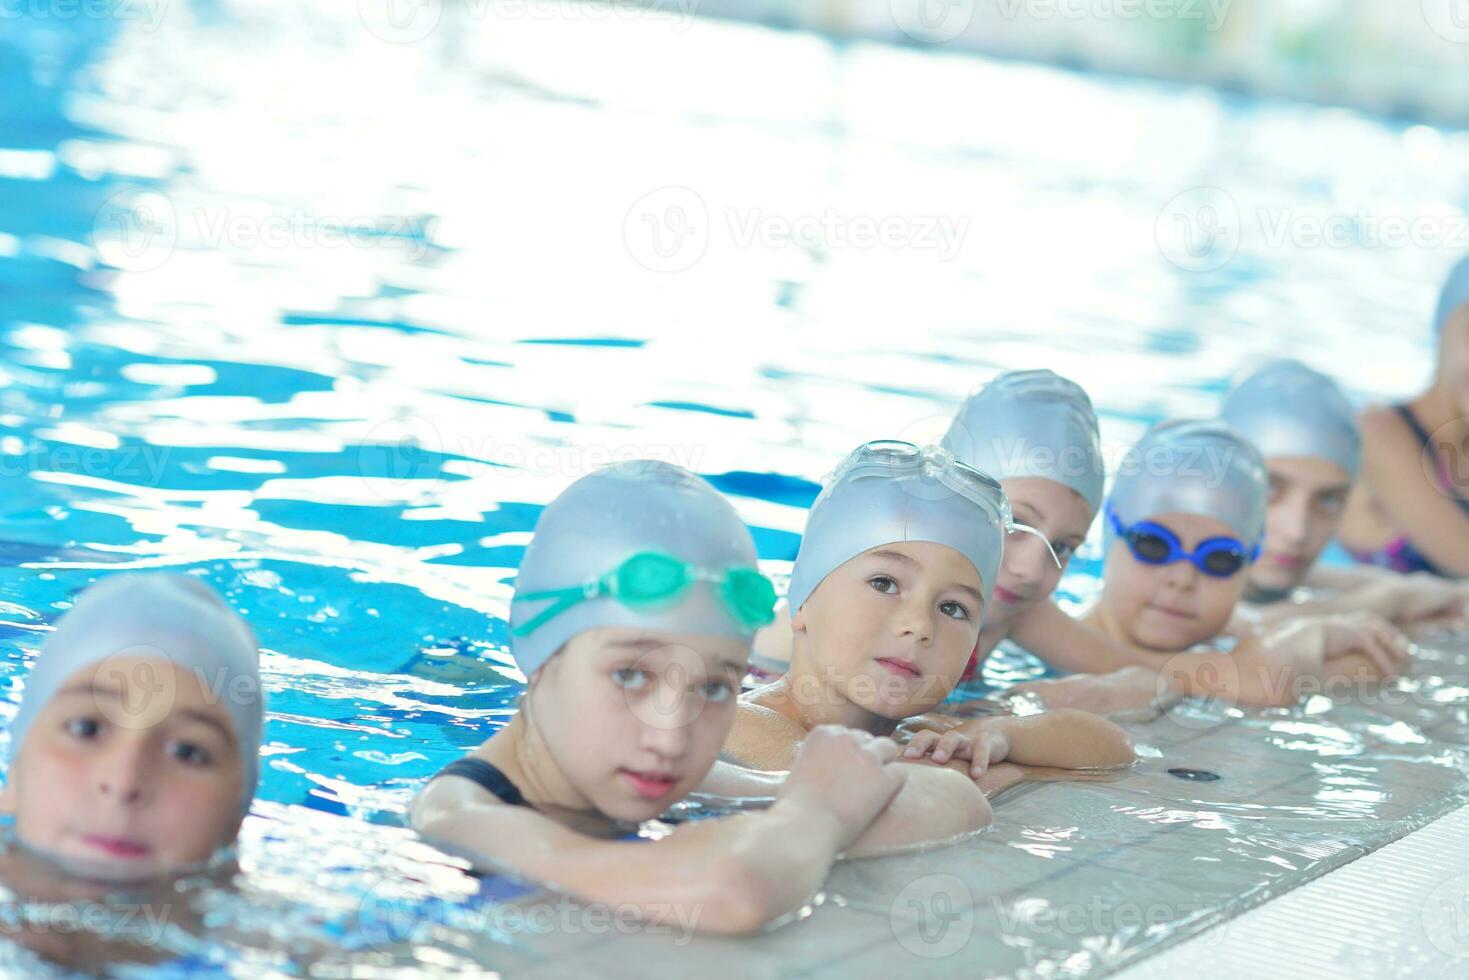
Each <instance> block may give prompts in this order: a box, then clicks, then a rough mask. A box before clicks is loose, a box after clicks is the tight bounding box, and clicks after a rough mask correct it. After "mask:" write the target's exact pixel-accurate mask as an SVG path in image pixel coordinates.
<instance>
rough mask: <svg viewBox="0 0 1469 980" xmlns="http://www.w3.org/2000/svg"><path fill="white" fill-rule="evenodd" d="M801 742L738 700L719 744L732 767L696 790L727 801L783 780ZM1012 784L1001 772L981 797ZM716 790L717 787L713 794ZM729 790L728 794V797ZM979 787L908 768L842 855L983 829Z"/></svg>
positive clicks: (799, 732)
mask: <svg viewBox="0 0 1469 980" xmlns="http://www.w3.org/2000/svg"><path fill="white" fill-rule="evenodd" d="M806 737H807V732H806V730H805V729H804V728H802V727H801V726H800V725H799V724H797V723H796V722H794V721H791V720H790V719H789V718H787V717H786V716H785V715H782V714H780V713H779V712H777V711H772V710H771V709H769V708H765V707H762V706H760V705H757V704H749V703H748V702H742V703H741V704H740V706H739V710H738V711H737V712H736V714H735V724H734V728H733V729H732V730H731V732H730V735H729V738H728V739H727V740H726V741H725V743H724V754H725V756H726V758H727V759H728V760H731V761H733V762H734V763H735V764H734V765H726V766H724V767H723V768H721V769H718V770H717V771H716V772H714V773H711V775H712V777H713V780H714V781H713V782H711V781H710V780H705V782H704V783H703V784H702V785H701V786H700V787H699V789H700V791H701V792H710V793H712V792H720V793H721V795H729V796H752V795H760V794H759V793H758V792H754V791H758V790H761V789H762V788H764V787H768V786H770V785H771V781H772V780H774V781H779V780H780V779H783V778H784V776H785V773H784V772H781V771H780V770H785V769H789V768H790V766H791V764H792V762H793V761H794V760H795V758H796V755H797V752H798V750H799V747H800V745H801V742H802V740H803V739H804V738H806ZM745 767H748V768H745ZM751 770H763V771H756V772H752V771H751ZM954 770H959V771H954ZM1014 781H1015V780H1014V779H1013V778H1010V779H1009V780H1008V781H1006V776H1005V775H1004V774H1002V775H1000V776H997V777H996V778H995V779H994V780H992V787H993V789H992V790H989V791H994V792H997V791H998V790H999V789H1001V788H1003V787H1004V786H1007V785H1010V784H1011V783H1013V782H1014ZM716 785H718V786H721V787H722V789H720V790H715V789H713V788H712V787H713V786H716ZM731 789H734V790H736V792H729V790H731ZM987 789H989V788H987V787H985V786H978V787H977V786H976V785H975V784H974V782H973V781H972V780H971V779H970V778H969V777H968V776H967V775H965V774H964V772H963V767H960V766H955V767H952V769H950V768H942V767H932V766H922V767H918V766H914V767H911V769H910V771H909V772H908V775H907V779H906V780H905V781H904V783H903V788H902V789H901V790H899V791H898V795H897V796H896V797H895V798H894V799H893V801H892V802H891V803H890V804H888V807H887V809H886V810H884V811H883V812H882V813H881V814H879V815H878V817H877V819H876V820H874V821H873V822H872V825H871V826H869V827H868V828H867V830H866V831H865V832H864V833H863V834H862V835H861V836H860V837H859V838H858V839H857V841H856V842H855V843H854V844H853V845H852V847H851V848H850V849H849V850H848V851H847V852H846V855H845V856H847V857H868V856H871V855H875V854H888V853H893V852H895V851H901V850H907V849H911V848H915V847H922V846H926V845H931V844H933V843H936V842H940V841H947V840H953V839H954V838H957V837H961V836H963V835H965V834H969V833H973V832H974V831H976V830H979V829H981V828H983V827H986V826H988V825H989V823H990V821H991V819H992V817H993V814H992V812H991V810H990V806H989V803H988V801H987V800H986V799H985V795H986V791H987Z"/></svg>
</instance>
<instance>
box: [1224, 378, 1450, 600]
mask: <svg viewBox="0 0 1469 980" xmlns="http://www.w3.org/2000/svg"><path fill="white" fill-rule="evenodd" d="M1220 417H1221V418H1223V419H1224V421H1226V422H1228V423H1229V424H1230V425H1232V426H1234V428H1235V429H1236V430H1238V431H1239V433H1240V434H1241V435H1243V436H1244V437H1245V438H1246V439H1248V440H1249V441H1250V442H1252V443H1253V444H1254V445H1255V447H1256V448H1258V449H1259V450H1260V451H1261V453H1262V454H1263V456H1264V457H1265V468H1266V471H1267V473H1268V475H1269V478H1270V497H1269V507H1268V511H1267V518H1266V522H1265V544H1264V550H1263V551H1262V553H1261V555H1260V559H1259V561H1256V562H1254V563H1253V564H1251V565H1250V568H1249V572H1248V585H1247V586H1246V588H1245V601H1246V603H1248V607H1247V608H1248V609H1250V610H1251V611H1252V615H1253V616H1254V617H1255V618H1257V619H1258V620H1260V621H1263V622H1277V621H1279V620H1280V619H1282V618H1284V617H1288V616H1298V615H1302V614H1306V613H1317V612H1321V613H1333V612H1349V611H1368V612H1374V613H1377V614H1378V615H1381V616H1383V617H1384V618H1386V619H1389V620H1392V621H1394V622H1396V623H1399V624H1408V623H1414V622H1420V621H1423V620H1429V619H1438V618H1443V617H1448V616H1455V615H1462V614H1463V613H1464V612H1465V610H1466V607H1469V585H1466V584H1463V583H1457V582H1450V581H1446V580H1444V579H1442V578H1438V577H1437V576H1432V575H1427V574H1424V573H1422V572H1419V573H1414V574H1410V575H1400V574H1397V573H1394V572H1392V571H1390V570H1387V569H1378V568H1370V567H1367V566H1362V567H1359V568H1348V569H1334V568H1333V569H1325V568H1318V567H1317V566H1316V561H1317V558H1318V557H1320V555H1321V552H1322V550H1323V549H1324V548H1325V547H1326V544H1327V542H1328V541H1330V540H1331V538H1332V537H1333V536H1334V535H1335V534H1336V531H1337V527H1338V525H1339V524H1340V523H1341V519H1342V512H1343V508H1344V507H1345V505H1346V501H1347V495H1348V494H1349V493H1350V491H1351V489H1352V484H1353V481H1355V480H1356V478H1357V474H1358V470H1359V467H1360V464H1361V459H1362V438H1361V433H1360V431H1359V429H1358V426H1357V419H1356V415H1355V413H1354V412H1353V411H1352V407H1351V403H1350V402H1348V401H1347V398H1346V395H1345V394H1343V393H1342V390H1341V389H1340V388H1339V387H1338V386H1337V384H1336V382H1335V381H1333V380H1332V379H1331V378H1329V377H1327V376H1326V375H1324V374H1320V373H1319V372H1316V371H1313V370H1311V369H1310V368H1309V367H1307V366H1306V365H1304V364H1302V363H1301V362H1300V361H1295V360H1277V361H1272V362H1270V363H1268V364H1265V365H1263V366H1262V367H1260V368H1259V369H1258V370H1256V371H1255V372H1253V373H1252V374H1250V375H1249V376H1248V377H1247V378H1246V379H1245V380H1243V381H1242V382H1241V383H1240V384H1238V385H1236V386H1235V388H1234V389H1233V390H1232V391H1231V392H1230V393H1229V395H1228V397H1226V398H1225V400H1224V407H1223V409H1222V411H1221V412H1220ZM1303 586H1304V587H1308V588H1310V589H1312V590H1321V589H1326V590H1336V594H1334V595H1313V596H1311V597H1309V598H1303V599H1301V600H1300V601H1294V602H1293V601H1290V600H1291V598H1292V594H1293V593H1294V592H1295V590H1296V589H1297V588H1300V587H1303Z"/></svg>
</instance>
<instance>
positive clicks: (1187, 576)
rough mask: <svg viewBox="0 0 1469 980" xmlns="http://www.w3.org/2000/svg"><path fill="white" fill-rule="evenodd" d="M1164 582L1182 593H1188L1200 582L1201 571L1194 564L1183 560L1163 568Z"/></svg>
mask: <svg viewBox="0 0 1469 980" xmlns="http://www.w3.org/2000/svg"><path fill="white" fill-rule="evenodd" d="M1163 580H1164V581H1165V582H1167V583H1168V584H1169V585H1171V586H1172V587H1173V588H1175V589H1178V590H1179V591H1181V592H1187V591H1189V590H1190V589H1192V588H1193V587H1194V586H1195V585H1197V584H1198V582H1199V570H1198V569H1197V568H1195V567H1194V563H1193V562H1191V561H1188V560H1184V559H1181V560H1179V561H1175V562H1170V563H1169V564H1167V565H1164V566H1163Z"/></svg>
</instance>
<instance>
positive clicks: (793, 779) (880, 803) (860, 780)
mask: <svg viewBox="0 0 1469 980" xmlns="http://www.w3.org/2000/svg"><path fill="white" fill-rule="evenodd" d="M897 756H898V745H897V743H896V742H894V741H893V740H892V739H890V738H874V737H873V736H872V735H869V734H868V733H867V732H862V731H858V730H856V729H854V728H843V727H841V726H840V725H819V726H817V727H816V728H813V729H812V730H811V733H810V734H809V735H807V736H806V738H805V740H804V741H803V742H802V743H801V748H800V751H799V752H798V753H797V754H796V761H795V762H794V763H792V764H791V772H790V775H789V776H787V777H786V780H785V783H784V784H782V786H781V788H780V791H779V792H778V793H777V798H779V799H799V800H802V801H804V802H806V803H809V804H811V805H814V806H819V807H822V808H823V809H825V810H827V811H828V812H829V813H831V814H832V815H833V816H835V817H836V820H837V823H838V824H839V825H840V827H841V835H842V836H841V843H840V845H839V848H840V849H844V848H846V847H847V845H849V844H851V843H852V842H853V841H855V840H856V839H857V838H858V837H859V836H861V834H862V832H863V831H864V830H866V829H867V826H868V825H869V824H870V823H872V821H873V820H874V819H875V818H876V817H877V815H878V814H879V813H881V812H882V811H883V810H884V809H885V808H886V807H887V805H888V804H889V803H891V802H892V799H893V797H894V796H897V795H898V790H900V789H902V787H903V781H904V780H905V779H906V778H907V771H906V770H905V769H904V767H902V766H895V765H893V764H892V762H893V760H894V759H896V758H897Z"/></svg>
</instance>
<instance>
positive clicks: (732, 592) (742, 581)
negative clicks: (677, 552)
mask: <svg viewBox="0 0 1469 980" xmlns="http://www.w3.org/2000/svg"><path fill="white" fill-rule="evenodd" d="M695 582H710V583H713V584H714V585H716V586H717V587H718V592H719V598H720V599H721V600H722V601H723V603H724V608H725V610H726V611H727V612H728V613H729V615H730V617H731V618H732V619H733V620H734V621H735V623H736V624H738V625H739V626H740V628H741V629H743V630H745V631H746V632H751V633H753V632H754V631H755V630H757V629H759V628H760V627H761V626H766V625H769V624H770V623H771V622H772V621H774V619H775V599H776V596H775V586H773V585H771V584H770V579H768V578H766V577H765V576H764V575H762V574H760V572H759V570H757V569H754V568H748V567H743V566H732V567H730V568H725V569H721V570H719V571H713V570H710V569H703V568H699V567H698V566H696V565H692V564H690V563H689V562H686V561H684V560H683V559H682V558H676V557H674V556H673V555H669V554H665V553H664V552H661V551H640V552H638V553H637V554H634V555H631V556H629V557H627V558H625V559H623V560H622V561H621V562H620V563H619V564H618V566H617V567H616V568H614V569H613V570H612V571H610V572H607V573H606V574H605V575H600V576H598V577H597V578H593V579H588V580H587V581H586V582H583V583H582V584H581V585H573V586H571V587H569V588H565V589H546V590H544V591H541V592H527V593H525V594H524V595H517V596H516V598H517V599H522V600H529V601H535V600H538V599H555V600H556V601H555V602H553V603H551V605H549V606H547V607H546V608H545V609H542V610H541V611H540V612H539V613H537V614H536V615H535V616H534V617H533V618H531V619H529V620H527V621H526V622H524V623H521V624H520V625H519V626H517V627H515V628H514V629H513V630H511V634H512V635H514V636H525V635H526V634H528V633H532V632H534V631H535V630H537V629H539V628H540V627H542V626H544V625H545V624H546V623H547V622H549V621H550V620H551V619H553V618H555V617H557V616H559V615H561V614H562V613H564V612H566V611H567V610H568V609H570V608H572V607H573V606H576V605H578V604H580V603H582V602H586V601H587V600H589V599H598V598H601V597H603V596H607V597H609V598H612V599H616V600H617V601H618V602H620V603H621V604H622V605H624V606H626V607H627V608H629V609H634V610H650V609H654V608H658V607H667V606H671V605H673V604H674V603H676V602H677V601H678V600H679V599H681V598H682V597H683V596H684V594H685V593H686V592H688V590H689V587H690V586H692V585H693V584H694V583H695Z"/></svg>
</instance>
